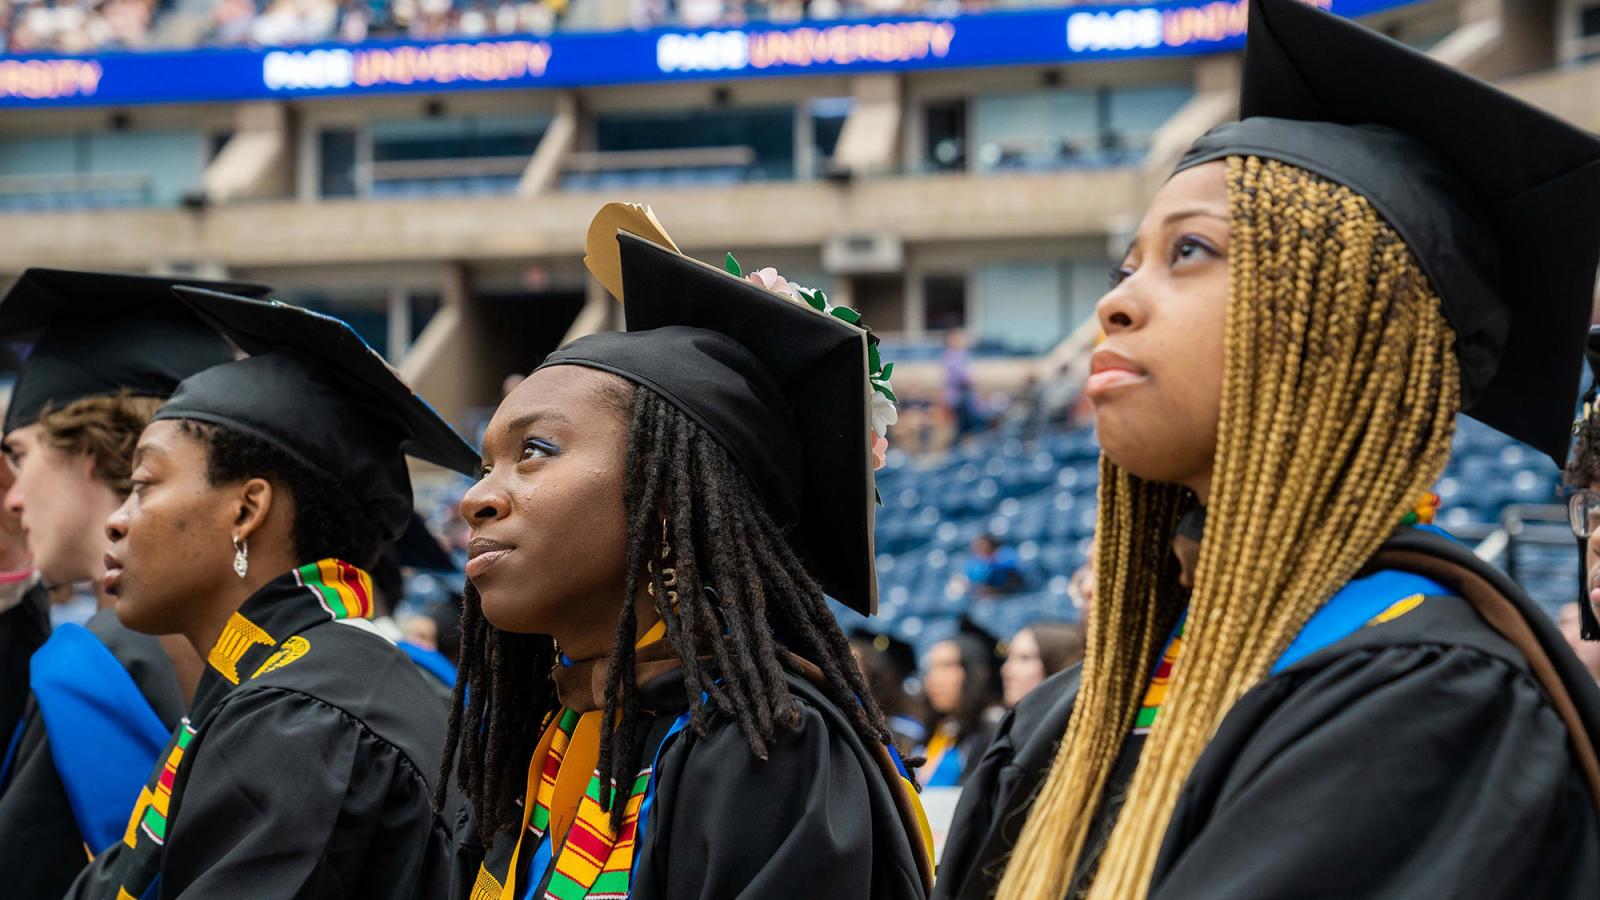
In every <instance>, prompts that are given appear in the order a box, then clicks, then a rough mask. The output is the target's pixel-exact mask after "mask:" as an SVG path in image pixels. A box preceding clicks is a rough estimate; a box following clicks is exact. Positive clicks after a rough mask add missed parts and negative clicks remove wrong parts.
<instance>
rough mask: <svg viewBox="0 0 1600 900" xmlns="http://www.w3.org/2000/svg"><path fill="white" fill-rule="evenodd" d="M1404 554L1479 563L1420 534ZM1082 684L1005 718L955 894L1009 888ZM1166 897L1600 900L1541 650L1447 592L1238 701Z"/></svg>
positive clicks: (945, 886) (1199, 783)
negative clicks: (1542, 675) (1002, 884)
mask: <svg viewBox="0 0 1600 900" xmlns="http://www.w3.org/2000/svg"><path fill="white" fill-rule="evenodd" d="M1393 548H1399V549H1405V550H1412V551H1420V552H1425V553H1429V554H1433V555H1436V556H1439V557H1443V558H1450V559H1452V560H1454V561H1455V562H1457V563H1459V564H1462V565H1472V564H1473V563H1472V562H1471V561H1470V553H1466V552H1465V551H1464V550H1462V549H1461V548H1460V547H1459V546H1458V545H1454V544H1452V543H1450V542H1448V541H1446V540H1444V539H1442V538H1438V537H1434V536H1431V535H1426V534H1423V533H1421V532H1415V531H1408V532H1404V533H1402V535H1400V536H1397V538H1396V539H1394V540H1392V541H1391V542H1390V543H1389V544H1388V545H1386V549H1393ZM1497 577H1498V578H1499V585H1498V586H1501V587H1503V588H1505V590H1503V591H1502V593H1503V594H1505V595H1506V596H1507V597H1508V598H1511V599H1513V600H1514V601H1516V602H1518V603H1519V605H1522V604H1525V603H1526V601H1525V598H1521V599H1519V598H1520V594H1517V595H1516V596H1513V592H1514V591H1515V588H1514V587H1512V586H1510V585H1509V584H1507V583H1505V582H1504V580H1503V576H1497ZM1522 611H1523V613H1524V614H1525V615H1526V616H1527V619H1528V624H1529V625H1530V626H1531V627H1532V628H1533V630H1534V631H1535V633H1536V634H1538V636H1539V637H1540V639H1541V643H1542V644H1544V645H1545V646H1546V647H1547V648H1552V647H1554V649H1552V650H1551V651H1550V656H1551V658H1552V661H1553V662H1556V663H1558V666H1557V668H1558V669H1560V670H1561V674H1562V676H1563V678H1562V681H1563V683H1564V684H1565V685H1566V686H1567V688H1568V690H1569V691H1570V692H1571V694H1572V697H1573V699H1574V701H1575V702H1576V704H1577V706H1578V707H1579V709H1580V711H1581V712H1583V713H1584V717H1585V720H1586V721H1587V722H1589V723H1590V731H1591V733H1592V732H1593V730H1594V723H1595V722H1597V721H1600V717H1597V716H1596V715H1595V714H1596V713H1597V712H1600V694H1597V693H1596V692H1595V688H1594V685H1593V683H1592V682H1590V681H1588V680H1587V679H1584V678H1582V677H1581V675H1580V674H1579V673H1578V672H1577V671H1576V661H1575V660H1570V662H1571V663H1572V665H1571V666H1570V667H1569V666H1567V662H1568V661H1569V660H1567V659H1564V658H1560V648H1559V647H1558V646H1556V645H1555V642H1558V641H1559V636H1557V635H1555V633H1554V629H1553V628H1552V627H1551V626H1550V625H1549V623H1548V621H1544V620H1543V619H1541V618H1540V614H1539V613H1538V612H1537V611H1536V610H1533V609H1532V608H1531V605H1529V606H1526V607H1524V608H1523V610H1522ZM1566 656H1568V657H1570V654H1566ZM1179 664H1180V665H1181V664H1182V663H1181V662H1180V663H1179ZM1076 689H1077V670H1069V671H1068V672H1063V673H1060V674H1058V675H1057V676H1055V677H1054V678H1052V679H1050V680H1049V681H1047V682H1046V683H1045V684H1044V685H1043V686H1041V687H1040V688H1039V689H1038V690H1036V691H1035V692H1034V694H1033V695H1031V696H1030V697H1029V698H1027V699H1026V700H1024V701H1023V703H1022V704H1019V705H1018V707H1017V709H1016V710H1014V711H1013V712H1012V713H1011V714H1010V715H1008V716H1007V719H1006V721H1005V722H1004V723H1002V726H1001V732H1000V736H999V737H998V738H997V739H996V741H995V743H994V744H993V745H992V746H991V747H990V750H989V753H987V754H986V755H985V757H984V759H983V760H982V761H981V762H980V764H979V767H978V771H977V772H975V773H974V775H973V778H972V779H971V780H970V781H969V782H968V787H967V791H966V792H965V793H964V794H963V796H962V800H961V803H960V805H959V807H958V809H957V812H956V818H955V822H954V823H953V825H952V829H951V838H950V841H949V843H948V844H947V845H946V848H945V855H944V857H943V859H942V861H941V862H942V865H941V868H940V879H939V881H938V883H937V884H936V886H935V890H934V895H935V896H936V897H989V896H993V893H994V890H995V888H996V886H997V885H998V883H999V880H1000V877H1001V876H1002V875H1003V873H1004V865H1005V860H1006V857H1007V855H1008V854H1009V853H1010V851H1011V849H1012V848H1013V847H1014V846H1015V842H1016V839H1017V836H1018V835H1019V834H1020V832H1021V829H1022V825H1023V823H1024V821H1025V819H1026V816H1027V814H1028V810H1029V807H1030V804H1031V802H1032V798H1033V795H1034V788H1035V787H1036V786H1037V785H1038V784H1039V783H1040V782H1041V781H1042V780H1043V778H1044V777H1045V775H1046V774H1047V773H1048V771H1049V767H1050V762H1051V760H1052V759H1053V758H1054V755H1055V750H1056V747H1057V746H1058V745H1059V743H1060V740H1061V736H1062V734H1063V733H1064V732H1065V730H1066V725H1067V720H1068V718H1069V717H1070V715H1071V709H1072V700H1073V696H1074V694H1075V693H1076ZM1149 896H1150V897H1152V898H1178V897H1183V898H1194V897H1200V898H1213V897H1214V898H1224V897H1226V898H1235V897H1290V896H1292V897H1296V898H1301V897H1327V898H1345V897H1415V896H1432V897H1513V896H1514V897H1519V898H1538V897H1550V898H1569V897H1570V898H1578V897H1587V898H1592V897H1596V896H1600V818H1597V815H1596V812H1595V808H1594V801H1593V799H1592V794H1591V793H1590V791H1589V786H1588V784H1587V782H1586V781H1585V779H1584V776H1583V773H1582V771H1581V770H1580V769H1579V767H1578V763H1577V761H1576V758H1575V756H1574V755H1573V753H1572V751H1571V748H1570V744H1569V740H1568V731H1567V728H1566V726H1565V724H1564V723H1563V721H1562V720H1561V718H1560V717H1559V716H1558V715H1557V714H1556V712H1555V711H1554V710H1553V709H1552V707H1551V704H1550V702H1549V700H1548V698H1547V695H1546V693H1545V691H1544V689H1543V688H1542V687H1541V685H1540V684H1539V683H1538V681H1537V680H1535V678H1534V677H1533V675H1532V674H1531V672H1530V669H1529V665H1528V662H1527V660H1526V659H1525V658H1524V656H1523V654H1522V653H1520V652H1519V651H1518V650H1517V649H1516V648H1515V647H1513V646H1512V645H1511V644H1510V643H1508V642H1507V641H1506V640H1505V639H1504V638H1502V637H1501V636H1500V635H1499V634H1498V633H1496V631H1495V630H1494V629H1492V628H1491V627H1490V626H1489V625H1488V624H1486V623H1485V621H1484V620H1483V619H1482V618H1480V617H1479V615H1478V613H1477V612H1476V611H1475V610H1474V608H1473V607H1472V606H1471V605H1469V603H1468V602H1467V601H1466V600H1463V599H1461V598H1458V597H1429V598H1428V599H1427V600H1426V601H1424V602H1423V603H1422V605H1421V606H1419V607H1417V608H1416V609H1415V610H1413V611H1412V612H1410V613H1408V614H1406V615H1403V616H1401V617H1399V618H1397V619H1394V620H1392V621H1389V622H1385V623H1383V624H1380V625H1375V626H1371V627H1367V628H1363V629H1361V630H1358V631H1356V632H1355V633H1354V634H1351V635H1350V636H1348V637H1346V638H1344V639H1343V640H1341V641H1338V642H1336V643H1334V644H1332V645H1331V646H1329V647H1326V648H1324V649H1322V650H1321V651H1319V652H1317V653H1314V654H1312V655H1310V656H1308V657H1306V658H1304V659H1302V660H1300V661H1299V662H1297V663H1295V664H1294V665H1292V666H1289V667H1288V668H1286V669H1284V670H1283V671H1282V672H1280V673H1278V674H1277V675H1274V676H1271V677H1269V678H1267V679H1266V680H1265V681H1263V682H1262V683H1261V684H1260V685H1258V686H1257V687H1255V688H1254V689H1252V690H1251V691H1250V692H1249V693H1247V694H1246V695H1245V696H1244V697H1242V698H1241V699H1240V700H1239V702H1238V703H1236V704H1235V705H1234V707H1233V709H1232V710H1230V711H1229V713H1228V715H1227V716H1226V717H1224V720H1223V722H1222V724H1221V726H1220V728H1219V729H1218V731H1217V735H1216V737H1215V738H1213V739H1212V741H1211V743H1210V745H1209V746H1208V747H1207V748H1206V750H1205V752H1204V753H1203V754H1202V755H1201V757H1200V760H1199V761H1198V763H1197V764H1196V766H1195V768H1194V770H1193V772H1191V774H1190V776H1189V779H1188V781H1187V782H1186V783H1185V785H1184V788H1183V792H1182V794H1181V796H1180V798H1179V801H1178V804H1177V807H1176V808H1175V810H1174V814H1173V818H1172V821H1171V824H1170V826H1169V828H1168V831H1167V834H1166V836H1165V838H1164V841H1163V845H1162V849H1161V853H1160V856H1159V859H1158V862H1157V865H1156V869H1155V873H1154V876H1153V880H1152V883H1151V887H1150V893H1149Z"/></svg>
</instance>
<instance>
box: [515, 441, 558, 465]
mask: <svg viewBox="0 0 1600 900" xmlns="http://www.w3.org/2000/svg"><path fill="white" fill-rule="evenodd" d="M535 450H537V451H539V452H540V453H543V454H544V455H545V456H555V455H556V453H557V450H556V446H555V445H554V444H552V443H550V442H549V441H541V440H539V439H538V438H528V439H527V440H525V441H523V442H522V459H524V460H526V459H528V454H529V453H531V452H533V451H535Z"/></svg>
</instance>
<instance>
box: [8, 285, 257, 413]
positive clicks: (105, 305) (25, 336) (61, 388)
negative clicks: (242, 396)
mask: <svg viewBox="0 0 1600 900" xmlns="http://www.w3.org/2000/svg"><path fill="white" fill-rule="evenodd" d="M179 285H190V286H194V287H203V288H209V289H213V290H221V291H227V292H229V293H232V294H238V295H240V296H245V297H264V296H266V294H267V293H268V291H269V290H270V288H268V287H266V286H265V285H260V284H248V283H244V282H224V281H204V280H201V279H197V278H164V277H160V276H153V275H123V274H118V273H113V272H75V271H71V270H67V269H37V268H35V269H27V270H25V271H24V272H23V273H22V275H21V276H20V277H19V278H18V279H17V280H16V283H14V284H13V285H12V286H11V290H9V291H7V292H6V295H5V297H4V298H0V339H5V340H12V341H31V342H33V350H32V352H31V353H29V354H28V357H27V360H26V361H25V362H24V363H23V366H22V371H21V374H20V375H18V377H17V383H16V387H15V388H14V389H13V390H12V392H11V403H10V405H9V406H8V407H7V408H6V417H5V426H4V430H5V432H6V433H7V434H9V433H11V432H12V431H15V430H17V429H18V428H23V427H26V426H28V425H32V424H33V423H34V422H37V421H38V420H39V415H40V413H42V412H43V411H44V410H45V408H46V407H50V408H54V409H59V408H61V407H63V406H65V405H67V404H68V403H71V402H73V401H74V400H81V399H83V398H85V397H103V396H110V395H112V394H115V393H117V392H118V391H122V390H126V391H127V392H128V393H130V394H133V395H135V396H141V397H166V396H168V395H170V394H171V393H172V390H173V388H175V387H177V386H178V382H180V381H182V380H183V379H185V378H187V377H188V376H190V375H193V374H194V373H196V372H198V371H200V370H201V369H205V368H209V367H211V366H214V365H217V364H218V363H223V362H227V361H229V360H231V359H233V350H232V348H230V347H229V346H228V343H227V342H226V341H224V340H223V339H222V338H221V337H220V336H218V335H217V333H216V332H215V331H213V330H212V329H211V328H210V327H208V326H207V325H205V323H203V322H201V321H200V319H198V318H197V317H196V316H195V315H194V313H192V312H190V311H189V309H188V307H186V306H184V304H182V303H181V302H179V301H178V300H177V298H175V297H173V296H172V289H173V288H174V287H176V286H179Z"/></svg>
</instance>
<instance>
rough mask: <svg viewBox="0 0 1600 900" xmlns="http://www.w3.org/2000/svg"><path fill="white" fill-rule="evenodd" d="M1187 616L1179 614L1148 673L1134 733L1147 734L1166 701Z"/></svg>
mask: <svg viewBox="0 0 1600 900" xmlns="http://www.w3.org/2000/svg"><path fill="white" fill-rule="evenodd" d="M1188 618H1189V615H1188V613H1184V614H1183V615H1182V616H1180V617H1179V618H1178V624H1177V625H1176V626H1175V627H1174V628H1173V629H1172V636H1171V637H1168V638H1167V646H1166V648H1165V649H1163V650H1162V651H1161V660H1160V661H1159V662H1157V663H1156V670H1155V672H1153V673H1152V674H1151V675H1150V687H1148V688H1146V689H1145V692H1144V703H1143V704H1141V705H1140V707H1139V715H1138V716H1137V717H1136V718H1135V719H1134V720H1133V733H1134V734H1149V733H1150V726H1152V725H1154V724H1155V723H1156V714H1157V713H1159V712H1161V705H1162V704H1163V703H1166V702H1167V688H1168V687H1170V686H1171V685H1172V670H1173V668H1174V667H1175V666H1177V664H1178V656H1179V655H1180V654H1182V653H1183V625H1184V623H1185V622H1186V621H1188Z"/></svg>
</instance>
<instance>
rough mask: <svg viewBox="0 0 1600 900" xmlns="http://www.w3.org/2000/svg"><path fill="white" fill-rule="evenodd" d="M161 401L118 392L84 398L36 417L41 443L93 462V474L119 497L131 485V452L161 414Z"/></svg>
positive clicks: (124, 494)
mask: <svg viewBox="0 0 1600 900" xmlns="http://www.w3.org/2000/svg"><path fill="white" fill-rule="evenodd" d="M162 402H163V401H162V399H161V398H160V397H140V396H136V395H133V394H130V393H128V392H127V391H118V392H117V393H115V394H111V395H109V396H101V397H82V398H79V399H77V400H73V401H71V402H70V403H67V404H66V405H65V406H62V407H61V408H60V409H52V408H51V406H49V405H46V406H45V408H44V410H43V411H42V412H40V413H39V422H38V424H39V426H40V430H41V432H42V435H43V442H44V443H45V444H47V445H49V446H51V447H54V448H55V449H57V450H60V451H62V452H64V453H72V454H77V453H87V454H89V455H90V456H92V457H94V474H95V477H97V478H99V479H100V480H101V481H102V482H104V483H105V484H106V486H108V487H110V488H111V489H112V490H113V491H115V492H116V494H117V496H119V497H126V496H128V492H129V491H131V490H133V485H132V484H130V483H129V481H128V479H129V477H130V476H131V475H132V474H133V448H134V447H135V446H136V445H137V444H138V443H139V434H140V433H141V432H143V431H144V426H145V425H147V424H149V423H150V417H151V416H153V415H155V412H156V410H157V409H160V408H161V404H162Z"/></svg>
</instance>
